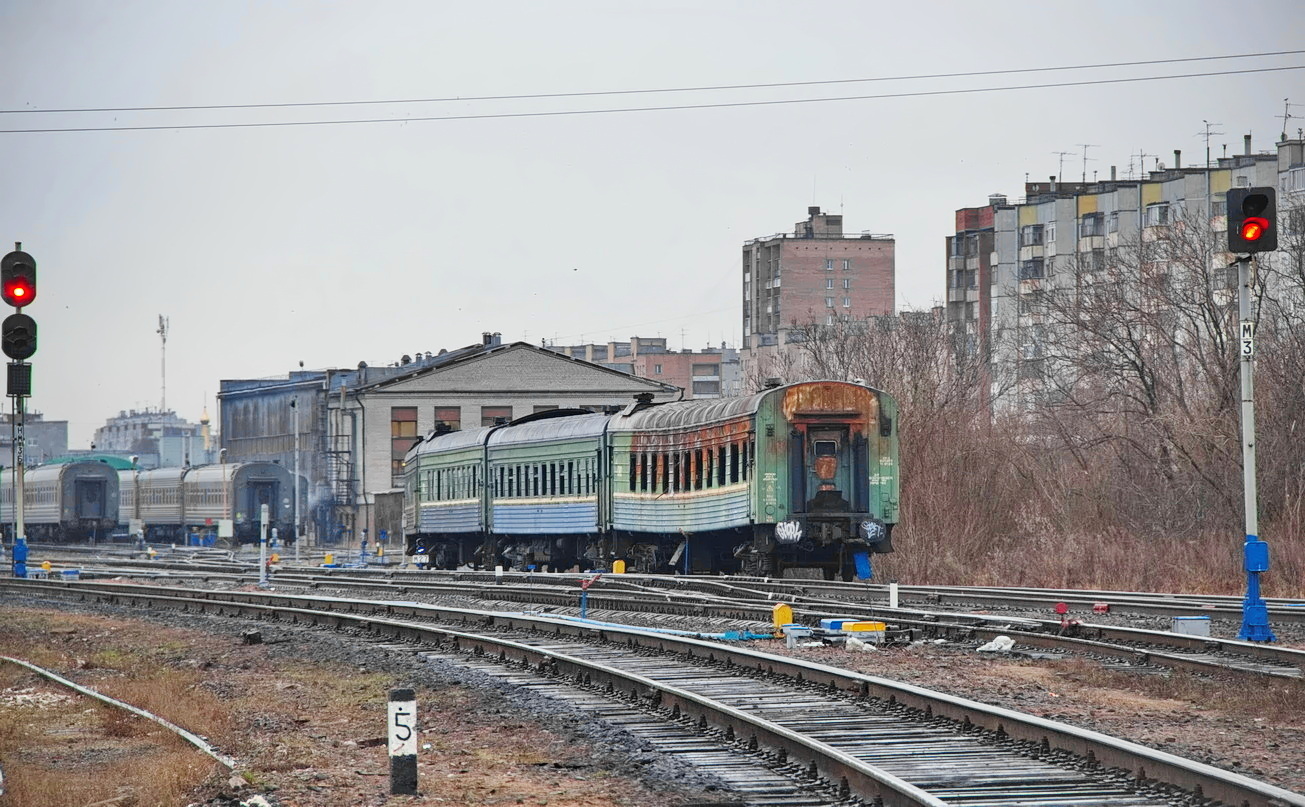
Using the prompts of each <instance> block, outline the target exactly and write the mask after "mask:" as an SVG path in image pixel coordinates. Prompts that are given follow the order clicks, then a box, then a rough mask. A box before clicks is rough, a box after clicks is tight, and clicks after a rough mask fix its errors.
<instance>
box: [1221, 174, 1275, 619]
mask: <svg viewBox="0 0 1305 807" xmlns="http://www.w3.org/2000/svg"><path fill="white" fill-rule="evenodd" d="M1277 205H1278V199H1277V191H1276V190H1275V189H1274V188H1267V187H1265V188H1231V189H1229V191H1228V251H1229V252H1231V253H1233V254H1234V255H1237V260H1236V262H1235V265H1236V266H1237V307H1238V311H1239V315H1240V319H1241V322H1240V331H1241V340H1240V344H1241V363H1242V368H1241V369H1242V490H1243V492H1244V495H1245V497H1246V543H1245V544H1243V559H1244V565H1245V569H1246V599H1244V600H1242V629H1241V632H1240V633H1238V634H1237V638H1239V639H1244V640H1247V641H1251V642H1275V641H1277V637H1276V636H1274V635H1273V629H1272V628H1270V627H1269V607H1268V605H1267V604H1266V603H1265V602H1264V598H1263V597H1261V596H1260V573H1261V572H1267V571H1268V570H1269V545H1268V544H1267V543H1265V542H1264V541H1262V540H1260V536H1259V531H1260V528H1259V516H1258V513H1257V504H1256V493H1255V379H1254V365H1253V364H1252V360H1253V359H1254V358H1255V319H1254V318H1253V317H1252V316H1251V262H1252V259H1253V256H1254V254H1255V253H1257V252H1272V251H1273V250H1275V249H1277V248H1278V215H1277V212H1278V210H1277Z"/></svg>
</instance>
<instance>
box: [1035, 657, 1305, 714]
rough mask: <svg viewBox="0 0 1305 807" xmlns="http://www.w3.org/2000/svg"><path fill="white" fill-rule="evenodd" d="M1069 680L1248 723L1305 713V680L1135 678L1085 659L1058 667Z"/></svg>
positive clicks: (1175, 675) (1174, 675) (1236, 676)
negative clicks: (1198, 708) (1196, 706)
mask: <svg viewBox="0 0 1305 807" xmlns="http://www.w3.org/2000/svg"><path fill="white" fill-rule="evenodd" d="M1056 665H1057V667H1058V668H1060V669H1061V670H1062V671H1063V672H1064V673H1065V674H1066V675H1069V676H1071V677H1072V678H1073V679H1074V680H1076V681H1078V682H1079V683H1081V684H1084V685H1085V686H1091V687H1096V688H1098V689H1110V690H1126V691H1127V690H1131V691H1135V692H1140V693H1142V694H1144V695H1146V696H1148V697H1151V698H1157V699H1163V700H1171V701H1178V702H1181V703H1182V704H1183V705H1184V708H1187V704H1200V705H1201V706H1202V707H1204V708H1207V709H1213V710H1217V711H1220V712H1223V713H1225V714H1230V715H1237V716H1238V717H1239V718H1241V719H1244V720H1254V719H1256V718H1260V719H1263V720H1267V721H1277V720H1279V719H1281V718H1282V717H1283V716H1285V715H1303V714H1305V681H1294V680H1288V681H1276V680H1275V681H1268V682H1266V681H1264V680H1263V679H1261V678H1260V677H1258V676H1251V675H1241V674H1238V673H1217V674H1214V675H1193V674H1191V673H1188V672H1185V671H1177V670H1176V671H1173V672H1171V673H1170V674H1168V675H1136V674H1130V673H1124V672H1119V671H1117V670H1111V669H1109V668H1107V667H1102V666H1101V665H1100V664H1098V663H1095V662H1092V661H1088V660H1086V659H1067V660H1064V661H1059V662H1056Z"/></svg>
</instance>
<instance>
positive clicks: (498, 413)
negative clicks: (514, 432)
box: [480, 406, 512, 426]
mask: <svg viewBox="0 0 1305 807" xmlns="http://www.w3.org/2000/svg"><path fill="white" fill-rule="evenodd" d="M510 420H512V407H510V406H482V407H480V425H482V426H493V425H495V424H496V423H499V422H502V423H507V422H508V421H510Z"/></svg>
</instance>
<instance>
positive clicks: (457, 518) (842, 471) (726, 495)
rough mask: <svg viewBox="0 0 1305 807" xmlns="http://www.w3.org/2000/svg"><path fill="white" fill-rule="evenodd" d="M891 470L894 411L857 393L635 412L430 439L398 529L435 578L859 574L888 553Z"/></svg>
mask: <svg viewBox="0 0 1305 807" xmlns="http://www.w3.org/2000/svg"><path fill="white" fill-rule="evenodd" d="M898 470H899V469H898V451H897V407H896V403H895V402H894V401H893V399H892V398H891V397H890V396H889V395H887V394H885V393H883V392H880V391H878V390H874V389H871V388H869V387H865V386H862V385H859V384H852V383H847V382H841V381H811V382H802V383H797V384H790V385H787V386H782V387H776V388H772V389H767V390H764V391H762V392H759V393H757V394H755V395H751V396H748V397H744V398H725V399H711V400H694V401H680V402H676V403H666V404H656V405H654V404H652V403H650V402H648V401H642V400H641V401H636V402H635V403H632V404H631V405H630V406H628V407H626V408H625V410H623V411H622V412H620V413H618V414H614V415H596V414H589V413H585V412H580V411H575V410H559V411H553V412H546V413H541V414H539V415H532V416H530V417H526V418H521V419H520V420H517V421H514V422H512V423H509V424H505V425H502V426H495V427H491V428H486V429H478V430H474V432H465V433H461V432H458V433H451V434H450V433H446V434H431V435H430V436H428V437H427V438H426V439H424V440H423V441H422V442H421V443H419V444H418V445H416V446H414V448H413V449H412V451H411V452H409V454H408V457H407V463H406V466H405V471H406V474H407V486H406V491H407V493H406V495H407V500H406V502H405V505H406V507H405V528H404V530H405V534H406V537H407V550H408V553H409V554H410V555H412V556H413V558H412V559H413V561H414V562H415V563H417V564H418V565H421V566H432V567H440V568H453V567H456V566H458V565H463V564H469V565H476V566H485V567H489V566H494V565H504V566H509V567H514V568H531V567H533V568H537V569H545V568H546V569H552V570H566V569H571V568H574V567H577V566H578V567H580V568H585V569H589V568H611V566H612V564H613V563H614V562H615V561H617V560H620V561H624V563H625V566H626V569H627V570H629V571H640V572H650V573H655V572H681V573H694V572H696V573H720V572H731V573H735V572H736V573H743V574H751V575H783V576H816V575H823V576H825V577H834V576H842V577H844V578H845V579H846V578H851V577H852V576H854V575H859V576H862V577H865V576H868V574H869V571H870V564H869V555H870V554H871V553H875V552H891V551H892V528H893V525H894V524H895V523H896V522H897V517H898V503H899V501H898V500H899V495H898V494H899V490H900V479H899V473H898ZM450 485H452V487H450Z"/></svg>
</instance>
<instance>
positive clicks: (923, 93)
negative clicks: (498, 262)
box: [0, 65, 1305, 134]
mask: <svg viewBox="0 0 1305 807" xmlns="http://www.w3.org/2000/svg"><path fill="white" fill-rule="evenodd" d="M1284 70H1305V65H1286V66H1282V67H1257V68H1250V69H1246V70H1219V71H1213V72H1208V73H1178V74H1174V75H1168V76H1134V77H1131V78H1108V79H1091V80H1087V81H1057V82H1050V83H1046V84H1017V85H1012V86H1008V87H971V88H968V89H952V90H920V91H915V92H896V93H880V94H876V95H843V96H834V97H829V98H782V99H777V100H773V101H721V102H716V103H709V104H673V105H666V106H647V107H614V108H610V109H561V110H553V111H545V112H494V113H480V114H474V115H431V116H422V117H403V118H395V117H392V118H344V119H338V120H309V121H260V122H254V123H191V124H171V125H153V126H75V127H71V126H70V127H46V128H33V129H0V134H48V133H55V132H148V131H166V130H183V129H259V128H268V127H286V126H344V125H348V124H376V123H424V122H434V121H463V120H491V119H498V118H552V117H563V116H567V115H609V114H615V113H628V112H671V111H679V110H690V109H729V108H735V107H755V106H780V105H784V104H815V103H828V102H831V101H873V100H886V99H892V98H925V97H931V96H942V95H972V94H978V93H989V92H1009V91H1012V90H1040V89H1054V88H1063V87H1088V86H1094V85H1105V84H1131V83H1137V82H1142V81H1167V80H1172V79H1183V78H1208V77H1214V76H1236V75H1246V74H1251V73H1276V72H1281V71H1284Z"/></svg>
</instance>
